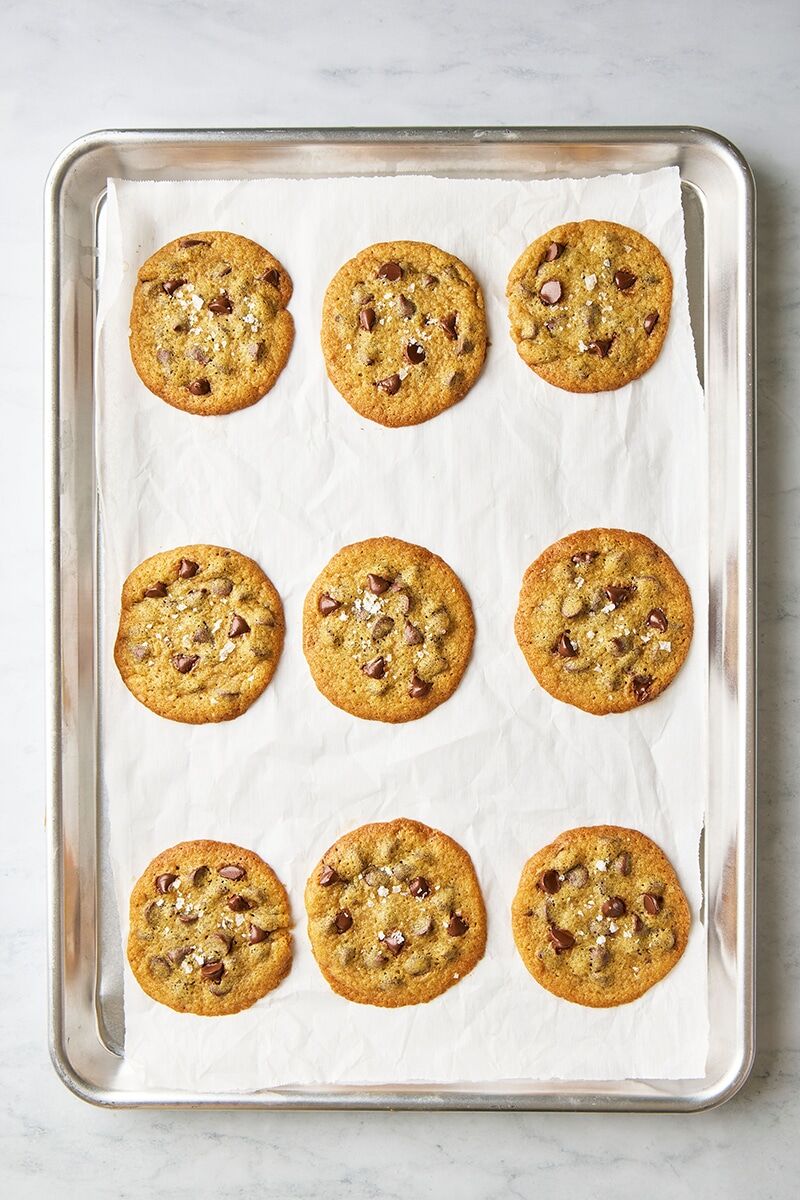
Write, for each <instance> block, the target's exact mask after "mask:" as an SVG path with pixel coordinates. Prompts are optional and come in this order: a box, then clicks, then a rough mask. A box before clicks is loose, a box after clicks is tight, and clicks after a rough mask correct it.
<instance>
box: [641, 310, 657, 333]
mask: <svg viewBox="0 0 800 1200" xmlns="http://www.w3.org/2000/svg"><path fill="white" fill-rule="evenodd" d="M642 324H643V325H644V331H645V333H646V334H647V336H648V337H650V334H651V333H652V332H653V330H654V329H655V327H656V325H657V324H658V313H657V312H651V313H648V314H647V316H646V317H645V319H644V321H643V322H642Z"/></svg>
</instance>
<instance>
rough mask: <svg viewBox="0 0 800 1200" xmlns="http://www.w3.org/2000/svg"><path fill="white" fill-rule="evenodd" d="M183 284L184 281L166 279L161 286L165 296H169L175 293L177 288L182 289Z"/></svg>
mask: <svg viewBox="0 0 800 1200" xmlns="http://www.w3.org/2000/svg"><path fill="white" fill-rule="evenodd" d="M185 283H186V280H185V279H168V280H167V282H166V283H162V285H161V286H162V288H163V289H164V291H165V292H166V293H167V295H168V296H171V295H172V294H173V292H177V290H178V288H182V287H183V285H184V284H185Z"/></svg>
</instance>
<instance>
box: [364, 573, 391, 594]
mask: <svg viewBox="0 0 800 1200" xmlns="http://www.w3.org/2000/svg"><path fill="white" fill-rule="evenodd" d="M391 586H392V581H391V579H384V577H383V575H373V574H371V573H370V574H369V575H367V587H368V588H369V590H370V591H371V592H372V593H373V594H374V595H376V596H382V595H383V593H384V592H388V590H389V588H390V587H391Z"/></svg>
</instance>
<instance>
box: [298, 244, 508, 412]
mask: <svg viewBox="0 0 800 1200" xmlns="http://www.w3.org/2000/svg"><path fill="white" fill-rule="evenodd" d="M322 349H323V352H324V354H325V363H326V366H327V368H328V375H329V377H330V380H331V383H332V384H333V385H334V387H335V388H336V389H337V391H339V392H341V394H342V395H343V396H344V398H345V400H346V401H347V403H348V404H349V405H351V407H353V408H354V409H355V410H356V412H357V413H360V414H361V416H362V417H368V418H369V420H370V421H378V422H379V423H380V424H381V425H394V426H396V425H419V423H420V422H421V421H427V420H429V418H430V417H435V416H437V415H438V413H440V412H443V411H444V409H446V408H449V407H450V405H451V404H455V403H456V401H457V400H461V398H462V397H463V396H465V395H466V394H467V392H468V391H469V389H470V388H471V387H472V385H473V383H474V382H475V380H476V379H477V378H478V376H479V375H480V373H481V367H482V366H483V360H484V358H485V356H486V317H485V315H484V311H483V294H482V292H481V289H480V287H479V285H478V281H477V280H476V279H475V276H474V275H473V274H472V272H471V271H470V269H469V267H466V266H465V265H464V263H463V262H461V260H460V259H458V258H456V257H455V255H453V254H447V253H446V252H445V251H444V250H440V249H439V248H438V247H437V246H429V245H428V244H427V242H380V243H378V244H377V245H375V246H368V247H367V248H366V250H362V251H361V253H360V254H357V255H356V257H355V258H351V259H350V261H349V262H347V263H345V264H344V266H343V267H341V268H340V269H339V270H338V271H337V273H336V274H335V275H334V277H333V279H332V280H331V282H330V283H329V285H328V290H327V291H326V293H325V302H324V304H323V307H322Z"/></svg>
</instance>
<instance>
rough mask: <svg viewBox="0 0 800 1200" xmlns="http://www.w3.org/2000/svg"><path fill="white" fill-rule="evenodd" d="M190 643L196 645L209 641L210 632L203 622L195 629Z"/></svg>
mask: <svg viewBox="0 0 800 1200" xmlns="http://www.w3.org/2000/svg"><path fill="white" fill-rule="evenodd" d="M192 641H193V642H196V643H198V644H200V643H201V642H210V641H211V630H210V629H209V628H208V626H207V625H206V623H205V621H203V624H202V625H198V626H197V629H195V631H194V633H193V634H192Z"/></svg>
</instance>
